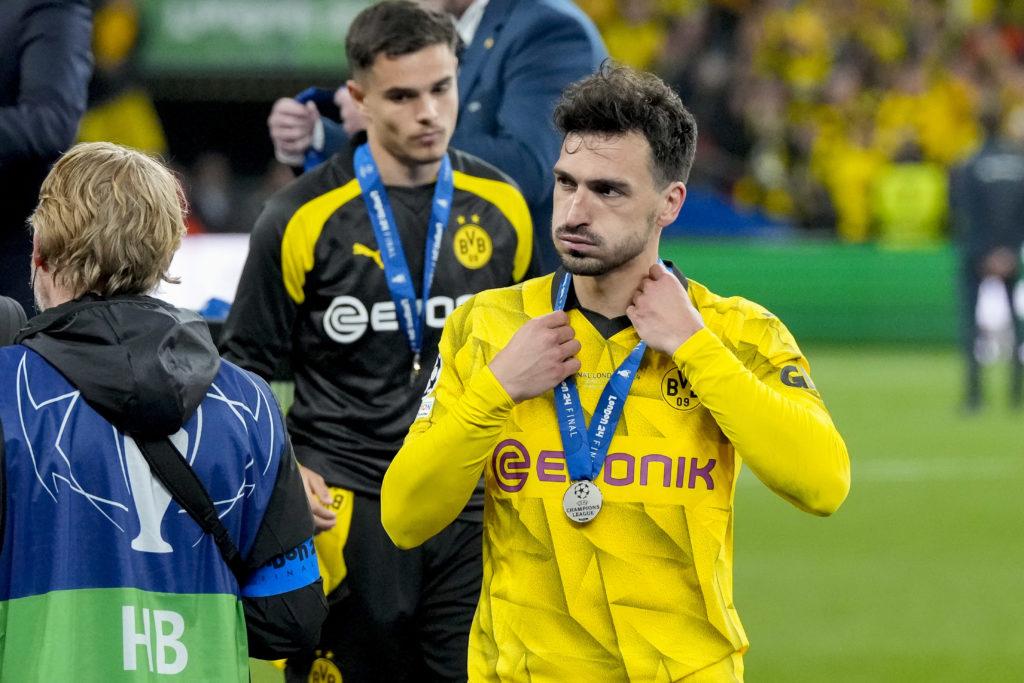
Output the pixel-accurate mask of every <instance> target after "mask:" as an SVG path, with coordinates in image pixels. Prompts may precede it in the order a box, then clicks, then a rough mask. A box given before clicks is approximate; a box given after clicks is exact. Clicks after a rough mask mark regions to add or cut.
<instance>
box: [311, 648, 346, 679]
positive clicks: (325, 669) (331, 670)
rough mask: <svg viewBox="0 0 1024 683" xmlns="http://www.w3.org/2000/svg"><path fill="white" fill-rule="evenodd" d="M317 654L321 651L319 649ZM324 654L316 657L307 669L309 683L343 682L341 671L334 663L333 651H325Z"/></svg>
mask: <svg viewBox="0 0 1024 683" xmlns="http://www.w3.org/2000/svg"><path fill="white" fill-rule="evenodd" d="M317 654H318V655H319V654H324V653H321V652H320V651H319V650H318V651H317ZM325 654H326V656H320V657H317V658H316V659H315V660H314V661H313V666H312V667H311V668H310V669H309V683H343V681H342V678H341V671H340V670H339V669H338V665H337V664H335V663H334V660H333V657H334V653H332V652H327V653H325Z"/></svg>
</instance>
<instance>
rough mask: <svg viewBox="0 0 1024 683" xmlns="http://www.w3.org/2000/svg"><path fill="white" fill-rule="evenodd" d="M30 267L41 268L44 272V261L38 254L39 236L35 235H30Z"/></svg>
mask: <svg viewBox="0 0 1024 683" xmlns="http://www.w3.org/2000/svg"><path fill="white" fill-rule="evenodd" d="M32 265H34V266H35V267H36V268H42V269H43V270H46V259H45V258H43V255H42V254H41V253H40V252H39V234H38V233H35V234H33V235H32Z"/></svg>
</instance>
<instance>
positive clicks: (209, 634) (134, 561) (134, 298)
mask: <svg viewBox="0 0 1024 683" xmlns="http://www.w3.org/2000/svg"><path fill="white" fill-rule="evenodd" d="M31 225H32V227H33V229H34V239H33V254H32V275H33V289H34V292H35V297H36V301H37V305H38V306H39V308H40V309H41V310H42V311H43V312H42V313H40V314H39V315H37V316H35V317H34V318H32V319H31V320H29V322H28V324H27V326H26V327H25V328H24V329H23V330H22V331H21V332H20V333H19V334H18V336H17V338H16V345H14V346H9V347H6V348H3V349H0V377H3V378H4V382H3V383H0V424H2V428H3V441H0V496H2V498H0V520H2V528H3V530H4V535H3V538H2V541H0V543H2V545H0V641H2V642H3V643H4V647H3V648H0V680H5V681H6V680H11V681H37V680H46V679H56V680H90V681H101V680H130V681H134V680H151V679H152V677H153V676H154V675H169V674H180V675H181V678H182V680H190V681H201V680H202V681H239V682H243V681H248V680H249V674H248V657H249V656H250V655H251V656H255V657H265V658H276V657H281V656H285V655H288V654H290V653H292V652H294V651H295V650H296V649H297V648H299V647H302V646H304V645H307V644H308V643H310V642H312V641H314V640H315V638H316V636H317V634H318V631H319V627H320V623H321V622H322V620H323V617H324V616H325V614H326V605H325V604H324V600H323V593H322V588H321V581H320V578H319V572H318V570H317V565H316V558H315V556H314V555H313V552H312V542H311V540H310V539H311V537H312V535H313V520H312V516H311V514H310V511H309V507H308V504H307V503H306V499H305V494H304V492H303V488H302V482H301V478H300V477H299V474H298V469H297V466H296V464H295V461H294V459H293V457H292V454H291V445H290V443H289V442H288V438H287V435H286V433H285V431H284V428H283V422H282V418H281V414H280V411H279V409H278V408H277V405H276V403H275V401H274V399H273V396H272V394H271V393H270V389H269V388H268V386H267V385H266V383H265V382H263V381H262V380H260V379H259V378H257V377H256V376H254V375H251V374H250V373H248V372H245V371H243V370H241V369H239V368H237V367H235V366H233V365H231V364H230V363H227V362H221V360H220V358H219V357H218V355H217V352H216V348H215V347H214V345H213V342H212V340H211V339H210V335H209V331H208V330H207V328H206V324H205V323H204V322H203V320H202V319H201V318H199V317H198V316H197V315H196V314H194V313H192V312H188V311H183V310H179V309H176V308H174V307H172V306H170V305H169V304H167V303H165V302H163V301H160V300H159V299H156V298H153V297H151V296H149V294H148V293H149V292H150V291H151V290H152V289H153V288H154V287H156V285H157V284H158V283H159V282H160V281H161V280H166V281H173V278H172V277H171V276H170V274H169V273H168V267H169V265H170V263H171V258H172V257H173V255H174V252H175V251H176V250H177V249H178V246H179V245H180V243H181V238H182V235H184V233H185V226H184V220H183V203H182V195H181V188H180V186H179V184H178V182H177V180H176V179H175V178H174V176H173V175H172V174H171V173H170V172H169V171H168V169H167V168H166V167H164V166H163V165H162V164H161V163H159V162H158V161H156V160H154V159H152V158H150V157H148V156H146V155H144V154H141V153H139V152H136V151H133V150H129V149H126V148H123V147H119V146H116V145H112V144H109V143H88V144H82V145H78V146H76V147H74V148H72V149H71V150H70V151H69V152H68V153H67V154H66V155H65V156H64V157H63V158H61V159H60V161H58V162H57V164H56V165H55V166H54V168H53V170H52V171H51V172H50V174H49V175H48V176H47V178H46V180H45V181H44V182H43V186H42V191H41V194H40V201H39V205H38V207H37V208H36V210H35V213H34V214H33V215H32V217H31ZM157 444H163V445H164V448H166V450H165V453H170V454H171V458H172V461H173V458H182V457H183V458H184V462H187V463H188V465H189V466H190V468H191V471H192V472H193V473H194V474H195V475H196V477H197V481H198V482H199V484H200V487H201V489H205V491H206V493H207V494H208V496H209V498H210V502H211V504H212V507H213V511H214V512H215V513H216V517H218V518H219V519H220V522H221V524H222V525H223V530H224V531H225V532H226V535H227V540H225V539H224V538H220V539H219V540H215V539H214V538H213V537H212V536H211V535H210V534H206V533H204V531H203V527H201V526H200V525H199V524H198V523H197V522H196V521H194V520H193V517H192V516H191V515H190V514H185V513H184V511H183V509H182V508H183V506H182V504H180V503H179V502H178V500H179V497H178V495H179V494H177V493H174V494H172V492H171V491H169V488H168V487H170V488H171V489H174V490H177V489H178V485H177V484H168V485H165V484H164V483H162V482H164V481H171V480H175V481H177V480H180V477H181V475H180V473H178V474H176V475H174V476H171V477H170V478H169V479H159V480H158V479H157V478H156V476H155V475H154V474H153V470H151V468H150V465H149V464H148V463H149V458H148V457H147V456H145V455H144V454H143V450H147V451H148V450H150V449H157V448H160V446H159V445H157ZM168 446H169V448H168ZM187 471H188V470H187V469H186V470H185V472H186V473H187ZM181 500H188V499H187V498H181ZM232 546H233V548H234V551H235V553H236V554H234V555H232V554H231V553H229V552H228V550H226V549H225V548H230V547H232ZM40 653H45V656H41V654H40Z"/></svg>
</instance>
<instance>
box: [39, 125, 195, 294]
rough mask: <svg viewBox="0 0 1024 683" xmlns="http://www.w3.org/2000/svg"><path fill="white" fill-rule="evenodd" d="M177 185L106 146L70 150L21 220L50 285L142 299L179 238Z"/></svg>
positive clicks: (163, 275)
mask: <svg viewBox="0 0 1024 683" xmlns="http://www.w3.org/2000/svg"><path fill="white" fill-rule="evenodd" d="M185 210H186V204H185V199H184V193H183V192H182V189H181V184H180V183H179V182H178V180H177V179H176V178H175V177H174V174H172V173H171V171H170V170H169V169H168V168H167V167H166V166H164V165H163V164H162V163H160V162H159V161H157V160H156V159H153V158H152V157H149V156H147V155H145V154H143V153H142V152H138V151H136V150H133V149H129V148H127V147H122V146H120V145H115V144H112V143H109V142H88V143H83V144H79V145H75V146H74V147H72V148H71V149H70V150H68V152H67V153H66V154H65V155H64V156H63V157H61V159H60V160H59V161H58V162H57V163H56V164H55V165H54V167H53V169H52V170H51V171H50V174H49V175H48V176H46V180H44V181H43V186H42V189H41V190H40V192H39V204H38V206H36V210H35V212H34V213H33V214H32V216H31V217H30V218H29V222H30V223H31V224H32V227H33V229H34V230H35V233H36V238H37V240H38V245H39V257H40V258H41V259H42V261H43V262H44V263H45V264H46V267H47V269H48V270H49V272H50V273H51V275H52V277H53V279H54V281H55V282H56V283H57V284H59V285H61V286H62V287H65V288H67V289H68V291H70V292H72V293H73V295H74V296H76V297H77V296H81V295H82V294H85V293H86V292H94V293H96V294H99V295H101V296H113V295H116V294H127V295H135V294H147V293H149V292H151V291H152V290H153V289H155V288H156V286H157V285H158V284H159V283H160V281H161V280H165V281H167V282H177V281H178V279H177V278H173V277H171V276H170V275H168V273H167V269H168V267H169V266H170V265H171V258H172V257H173V256H174V252H176V251H177V250H178V247H179V246H181V238H182V236H183V235H184V234H185Z"/></svg>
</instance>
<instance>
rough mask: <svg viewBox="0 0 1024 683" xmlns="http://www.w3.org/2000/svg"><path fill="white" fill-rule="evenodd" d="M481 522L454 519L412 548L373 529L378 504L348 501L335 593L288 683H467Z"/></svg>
mask: <svg viewBox="0 0 1024 683" xmlns="http://www.w3.org/2000/svg"><path fill="white" fill-rule="evenodd" d="M481 530H482V527H481V525H480V524H479V523H475V522H466V521H462V520H456V521H455V522H453V523H452V524H451V525H449V526H448V527H447V528H446V529H444V531H442V532H441V533H439V534H438V535H437V536H435V537H433V538H431V539H430V540H428V541H427V542H426V543H424V544H423V545H422V546H420V547H418V548H413V549H412V550H399V549H398V548H396V547H395V545H394V544H393V543H392V542H391V539H390V538H388V536H387V534H386V533H385V532H384V528H383V527H382V526H381V522H380V500H379V499H376V498H369V497H366V496H362V495H358V494H357V495H356V497H355V502H354V505H353V509H352V523H351V527H350V530H349V535H348V541H347V542H346V544H345V550H344V557H345V563H346V565H347V567H348V575H347V576H346V578H345V580H344V583H343V584H342V586H341V587H340V588H339V589H338V590H336V591H334V593H332V595H331V596H328V600H329V601H330V602H331V609H330V614H329V615H328V617H327V621H325V622H324V625H323V630H322V631H321V635H320V644H319V647H318V649H317V651H316V652H311V653H308V654H307V655H305V656H299V657H293V658H291V659H289V660H288V667H287V675H286V679H287V681H288V682H289V683H306V682H307V681H312V682H314V683H332V681H331V679H332V678H337V675H338V674H339V673H340V675H341V677H342V679H343V681H344V683H364V682H365V683H369V682H372V681H380V682H381V683H384V682H386V683H401V682H402V681H409V682H410V683H413V682H415V683H431V682H433V681H459V682H460V683H465V681H466V678H467V673H466V655H467V650H468V645H469V629H470V626H471V625H472V623H473V615H474V613H475V612H476V605H477V602H478V601H479V599H480V581H481V575H482V571H483V567H482V563H483V558H482V548H481V542H482V540H481ZM335 683H340V682H335Z"/></svg>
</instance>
